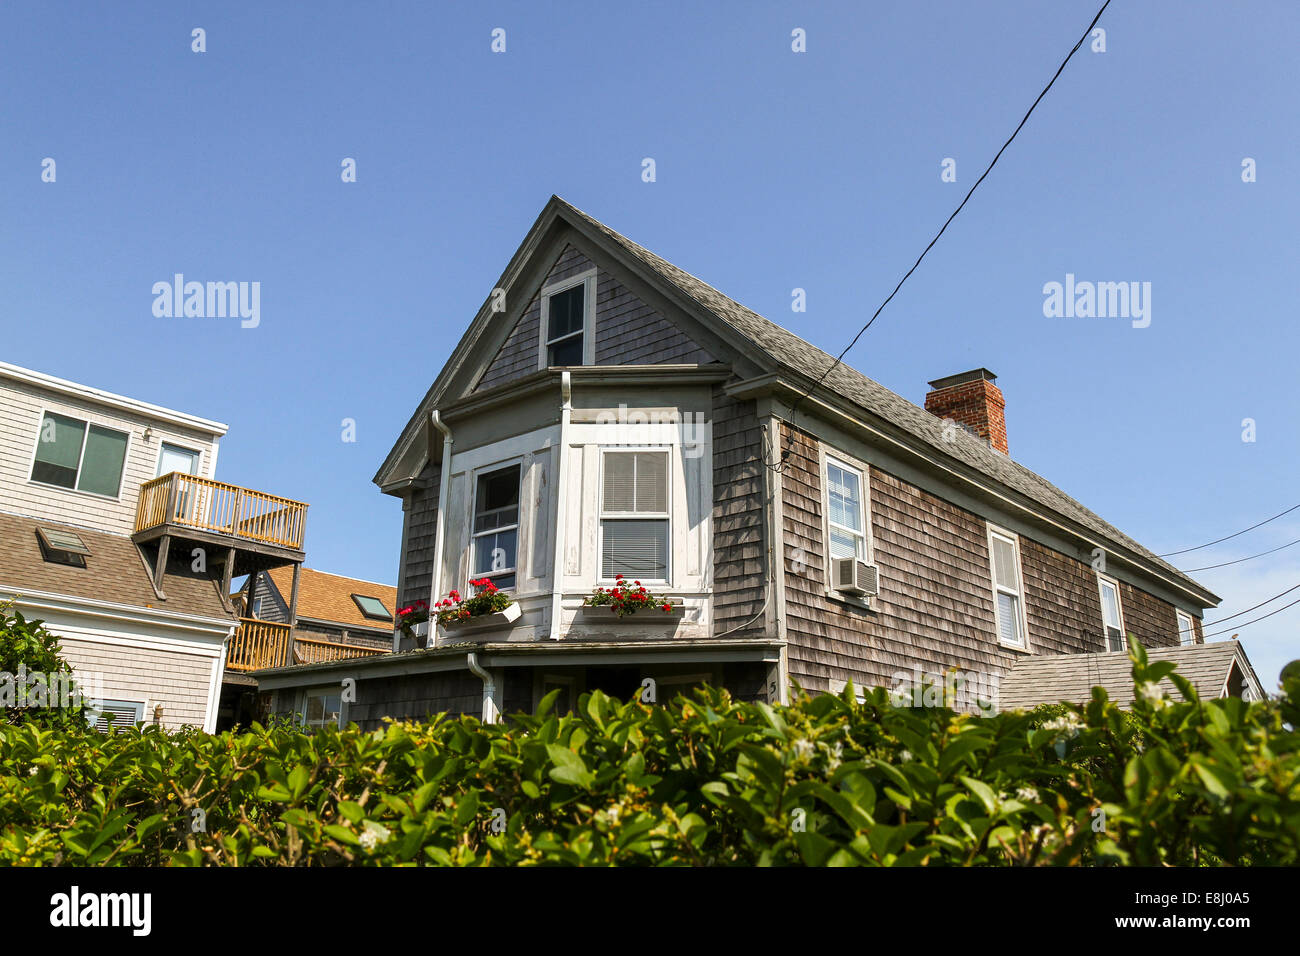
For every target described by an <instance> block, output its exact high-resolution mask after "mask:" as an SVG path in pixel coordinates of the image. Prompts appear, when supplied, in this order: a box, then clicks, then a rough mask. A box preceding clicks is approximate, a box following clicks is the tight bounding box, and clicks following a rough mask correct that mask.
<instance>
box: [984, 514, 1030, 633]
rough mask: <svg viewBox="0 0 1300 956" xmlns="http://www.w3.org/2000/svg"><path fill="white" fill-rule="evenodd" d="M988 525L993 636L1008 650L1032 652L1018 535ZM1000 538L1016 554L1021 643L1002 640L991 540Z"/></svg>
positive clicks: (996, 578)
mask: <svg viewBox="0 0 1300 956" xmlns="http://www.w3.org/2000/svg"><path fill="white" fill-rule="evenodd" d="M985 524H986V525H987V527H988V546H989V584H990V585H991V587H992V592H993V636H994V638H996V639H997V642H998V646H999V647H1004V648H1006V649H1007V650H1010V651H1020V652H1021V653H1025V654H1028V653H1032V650H1031V648H1030V645H1029V615H1028V613H1026V608H1025V563H1024V561H1023V560H1022V559H1021V556H1020V535H1018V534H1016V533H1015V532H1014V531H1008V530H1007V529H1006V528H1000V527H998V526H997V525H995V524H993V523H992V522H985ZM995 538H1001V539H1002V540H1004V541H1006V542H1008V543H1009V544H1010V545H1011V547H1012V551H1013V552H1014V554H1015V556H1016V587H1017V588H1018V591H1017V593H1016V607H1017V609H1018V610H1017V614H1018V616H1019V618H1020V636H1021V639H1022V640H1023V641H1024V643H1022V644H1011V643H1008V642H1007V641H1004V640H1002V617H1001V612H1000V611H999V610H998V594H1000V593H1001V590H1002V589H1001V587H1000V586H999V585H998V572H997V565H996V563H995V561H994V557H993V540H994V539H995Z"/></svg>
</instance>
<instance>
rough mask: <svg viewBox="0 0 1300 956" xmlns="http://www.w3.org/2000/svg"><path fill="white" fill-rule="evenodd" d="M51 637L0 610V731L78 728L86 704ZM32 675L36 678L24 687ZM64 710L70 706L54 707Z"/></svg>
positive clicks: (5, 608) (14, 613) (19, 615)
mask: <svg viewBox="0 0 1300 956" xmlns="http://www.w3.org/2000/svg"><path fill="white" fill-rule="evenodd" d="M62 654H63V648H62V646H61V645H60V644H59V639H58V637H57V636H56V635H54V634H51V633H50V632H49V631H48V630H46V628H45V625H44V624H42V623H41V622H40V621H29V620H27V619H26V618H25V617H23V615H22V613H21V612H19V611H17V610H15V609H14V607H13V605H12V604H0V725H5V724H8V725H14V724H31V725H35V726H40V727H73V728H75V727H80V726H82V725H84V724H85V722H86V718H85V710H86V704H85V702H83V701H82V700H81V695H80V692H79V691H78V689H77V686H76V682H75V681H74V680H73V679H72V668H71V667H70V666H69V665H68V664H67V662H66V661H64V660H63V656H62ZM32 675H41V676H40V679H39V680H38V681H36V682H29V681H30V678H31V676H32ZM60 704H67V705H70V706H59V705H60Z"/></svg>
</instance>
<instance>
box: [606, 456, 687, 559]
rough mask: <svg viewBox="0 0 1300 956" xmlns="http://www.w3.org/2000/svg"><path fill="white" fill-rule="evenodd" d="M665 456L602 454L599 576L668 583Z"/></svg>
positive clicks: (670, 544)
mask: <svg viewBox="0 0 1300 956" xmlns="http://www.w3.org/2000/svg"><path fill="white" fill-rule="evenodd" d="M669 462H670V458H669V452H668V451H667V450H666V449H664V450H658V449H655V450H645V451H605V452H603V453H602V454H601V470H602V475H601V496H600V576H601V578H603V579H605V580H612V579H613V578H614V577H615V576H616V575H619V574H621V575H623V576H624V577H625V578H629V579H631V580H640V581H660V582H667V581H668V580H669V577H668V575H669V555H670V552H671V548H672V535H671V534H670V525H671V523H672V522H671V518H670V517H669V500H668V499H669V494H668V479H669Z"/></svg>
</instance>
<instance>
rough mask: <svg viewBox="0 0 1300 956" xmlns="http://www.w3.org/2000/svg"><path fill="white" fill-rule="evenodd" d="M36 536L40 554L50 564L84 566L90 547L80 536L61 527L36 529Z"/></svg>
mask: <svg viewBox="0 0 1300 956" xmlns="http://www.w3.org/2000/svg"><path fill="white" fill-rule="evenodd" d="M36 537H37V539H38V540H39V541H40V543H41V556H42V557H43V558H45V560H46V561H49V562H50V563H52V564H70V565H72V566H73V567H75V568H84V567H85V566H86V558H88V557H89V556H90V549H89V548H88V547H86V543H85V542H84V541H82V540H81V538H80V536H78V535H76V534H74V533H73V532H71V531H64V530H63V529H61V528H41V527H38V528H37V529H36Z"/></svg>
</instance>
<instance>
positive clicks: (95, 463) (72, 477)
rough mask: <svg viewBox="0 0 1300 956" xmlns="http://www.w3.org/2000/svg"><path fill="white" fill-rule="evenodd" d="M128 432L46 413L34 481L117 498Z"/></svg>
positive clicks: (42, 423)
mask: <svg viewBox="0 0 1300 956" xmlns="http://www.w3.org/2000/svg"><path fill="white" fill-rule="evenodd" d="M126 442H127V433H126V432H122V431H116V430H115V429H112V428H104V427H102V426H100V425H91V424H89V423H87V422H84V421H81V420H80V419H76V418H68V417H67V416H66V415H56V414H55V413H54V412H46V413H45V417H44V418H43V419H42V421H41V431H40V435H39V436H38V437H37V439H36V457H35V458H34V459H33V461H32V481H36V482H40V483H41V484H44V485H55V486H57V487H59V488H72V489H75V490H77V491H87V492H90V493H91V494H96V495H106V496H107V497H109V498H116V497H117V496H118V493H119V492H120V491H121V487H122V468H123V465H124V464H125V463H126Z"/></svg>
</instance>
